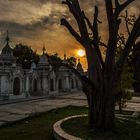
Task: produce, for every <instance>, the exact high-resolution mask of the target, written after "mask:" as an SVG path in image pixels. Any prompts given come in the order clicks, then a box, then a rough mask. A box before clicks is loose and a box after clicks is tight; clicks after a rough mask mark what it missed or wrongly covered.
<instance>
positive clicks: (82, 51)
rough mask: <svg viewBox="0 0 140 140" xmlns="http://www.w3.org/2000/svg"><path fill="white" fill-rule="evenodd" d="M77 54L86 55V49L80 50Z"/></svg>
mask: <svg viewBox="0 0 140 140" xmlns="http://www.w3.org/2000/svg"><path fill="white" fill-rule="evenodd" d="M77 54H78V56H79V57H83V56H85V51H84V50H78V51H77Z"/></svg>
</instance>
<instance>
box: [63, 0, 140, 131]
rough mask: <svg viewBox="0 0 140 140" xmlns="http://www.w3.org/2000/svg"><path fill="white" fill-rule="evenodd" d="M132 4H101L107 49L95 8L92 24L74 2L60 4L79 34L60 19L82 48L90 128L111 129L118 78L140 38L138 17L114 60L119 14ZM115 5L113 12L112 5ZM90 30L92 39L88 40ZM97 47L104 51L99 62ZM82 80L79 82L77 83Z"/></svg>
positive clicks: (129, 0) (129, 2)
mask: <svg viewBox="0 0 140 140" xmlns="http://www.w3.org/2000/svg"><path fill="white" fill-rule="evenodd" d="M133 1H135V0H126V1H125V2H124V3H121V4H120V2H119V0H114V1H113V0H104V2H105V8H106V15H107V22H108V33H109V37H108V40H107V45H106V44H105V43H103V42H101V41H100V36H99V31H98V25H99V23H100V21H99V20H98V7H97V6H95V11H94V19H93V23H92V22H90V20H89V19H88V17H86V15H85V13H84V11H82V10H81V8H80V4H79V2H78V0H64V1H63V2H62V3H63V4H66V5H67V6H68V7H69V10H70V12H71V13H72V15H73V16H74V18H75V20H76V22H77V25H78V28H79V32H80V33H77V32H76V31H75V30H74V28H73V27H72V26H71V24H70V23H69V22H68V21H67V20H66V19H65V18H63V19H61V24H62V25H64V26H65V27H66V28H67V29H68V31H69V32H70V33H71V34H72V35H73V36H74V38H75V39H76V40H77V41H78V42H80V43H81V45H82V46H83V47H84V48H85V51H86V56H87V62H88V79H86V80H85V79H84V82H82V83H83V91H84V93H85V94H86V95H87V99H88V106H89V113H88V114H89V115H88V116H89V125H90V127H96V128H102V129H111V128H113V127H114V126H115V122H114V118H115V115H114V110H115V102H116V96H117V94H118V92H117V84H118V81H119V80H120V75H121V72H122V69H123V66H124V63H125V60H126V59H127V57H128V55H129V53H130V51H131V48H132V46H133V45H134V44H135V42H136V41H137V39H138V37H139V36H140V16H139V17H138V18H137V19H136V21H135V23H134V25H133V28H132V30H129V36H128V38H127V40H126V42H125V47H124V49H123V51H122V54H121V55H120V57H119V59H118V60H117V61H116V60H115V53H116V49H117V37H118V33H119V28H120V25H121V22H122V21H121V18H120V13H121V12H122V11H123V10H124V9H125V8H126V7H127V6H128V5H129V4H131V3H132V2H133ZM114 2H115V8H114V7H113V4H114ZM88 29H90V30H91V31H92V34H93V39H91V38H90V36H89V31H88ZM100 46H104V47H106V57H105V61H103V58H102V54H101V50H100ZM81 80H83V79H81Z"/></svg>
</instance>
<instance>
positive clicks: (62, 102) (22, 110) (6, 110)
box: [0, 92, 140, 125]
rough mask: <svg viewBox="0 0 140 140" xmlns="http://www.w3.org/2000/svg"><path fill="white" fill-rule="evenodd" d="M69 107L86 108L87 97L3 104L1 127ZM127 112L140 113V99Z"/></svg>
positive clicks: (73, 95)
mask: <svg viewBox="0 0 140 140" xmlns="http://www.w3.org/2000/svg"><path fill="white" fill-rule="evenodd" d="M34 99H35V98H34ZM68 105H74V106H86V105H87V101H86V97H85V95H84V94H83V93H82V92H75V93H69V94H67V95H63V96H58V97H56V98H46V97H44V99H36V100H27V101H23V102H17V103H12V102H10V104H7V103H5V104H2V105H0V125H2V124H4V123H7V122H13V121H16V120H21V119H24V118H26V117H29V116H32V115H34V114H35V113H40V112H45V111H49V110H51V109H54V108H57V107H64V106H68ZM125 110H130V111H139V112H140V97H134V98H133V99H132V100H131V101H130V102H128V103H127V107H126V108H125Z"/></svg>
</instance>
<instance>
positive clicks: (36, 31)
mask: <svg viewBox="0 0 140 140" xmlns="http://www.w3.org/2000/svg"><path fill="white" fill-rule="evenodd" d="M121 1H122V0H121ZM123 1H124V0H123ZM80 5H81V7H82V9H83V10H84V11H85V13H86V15H87V16H88V17H89V18H90V20H91V21H92V19H93V12H94V5H97V6H98V7H99V12H100V13H99V19H100V20H102V22H103V23H102V24H101V25H100V26H99V28H100V31H101V35H102V36H103V38H104V39H106V38H107V33H106V32H105V29H106V28H107V23H106V15H105V12H104V10H105V9H104V2H103V0H80ZM139 7H140V2H139V0H136V2H134V3H133V5H131V6H129V11H131V13H133V14H137V13H140V9H139ZM0 13H1V16H0V45H1V46H0V48H2V47H3V44H4V37H5V32H6V30H7V29H8V30H9V32H10V36H11V40H12V42H13V43H14V44H16V43H19V42H22V43H26V44H28V45H30V46H32V47H33V48H34V49H37V50H39V51H41V49H42V44H43V42H45V43H46V47H47V50H48V52H49V53H55V52H58V53H59V54H61V56H62V55H63V52H64V51H67V52H68V54H69V55H75V53H74V52H75V51H76V50H77V49H78V48H80V47H81V46H80V44H79V43H78V42H77V41H76V40H75V39H74V38H73V37H72V36H71V35H70V34H69V33H68V31H67V30H66V29H65V28H64V27H62V26H60V19H61V17H62V16H65V17H66V18H67V19H68V20H69V21H70V22H71V23H72V25H73V26H74V27H75V29H76V30H78V28H77V25H76V22H75V21H74V18H73V17H72V16H71V14H70V13H69V10H68V8H67V6H65V5H62V4H61V0H0Z"/></svg>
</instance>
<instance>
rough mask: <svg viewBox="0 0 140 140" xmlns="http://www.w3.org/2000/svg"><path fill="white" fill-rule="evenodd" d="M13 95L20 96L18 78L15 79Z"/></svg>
mask: <svg viewBox="0 0 140 140" xmlns="http://www.w3.org/2000/svg"><path fill="white" fill-rule="evenodd" d="M13 94H14V95H19V94H20V79H19V78H18V77H16V78H15V79H14V84H13Z"/></svg>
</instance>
